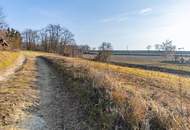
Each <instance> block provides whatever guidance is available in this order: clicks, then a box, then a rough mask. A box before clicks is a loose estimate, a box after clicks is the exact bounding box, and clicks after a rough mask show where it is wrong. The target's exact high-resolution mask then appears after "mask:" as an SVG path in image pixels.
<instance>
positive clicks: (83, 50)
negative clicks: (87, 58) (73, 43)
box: [79, 45, 90, 53]
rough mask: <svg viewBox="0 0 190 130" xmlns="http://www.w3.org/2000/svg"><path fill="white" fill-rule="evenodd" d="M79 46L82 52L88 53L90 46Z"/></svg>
mask: <svg viewBox="0 0 190 130" xmlns="http://www.w3.org/2000/svg"><path fill="white" fill-rule="evenodd" d="M79 48H80V49H81V51H82V52H83V53H88V52H89V50H90V47H89V46H88V45H80V46H79Z"/></svg>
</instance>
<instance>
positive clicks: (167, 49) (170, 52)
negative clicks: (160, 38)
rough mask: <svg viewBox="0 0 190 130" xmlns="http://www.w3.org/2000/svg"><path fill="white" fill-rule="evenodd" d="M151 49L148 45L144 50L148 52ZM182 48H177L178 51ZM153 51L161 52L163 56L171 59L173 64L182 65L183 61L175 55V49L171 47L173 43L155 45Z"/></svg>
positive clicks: (182, 58)
mask: <svg viewBox="0 0 190 130" xmlns="http://www.w3.org/2000/svg"><path fill="white" fill-rule="evenodd" d="M151 48H152V46H151V45H148V46H147V47H146V49H147V50H148V51H150V49H151ZM182 49H183V48H178V50H182ZM155 50H157V51H163V52H162V53H163V56H165V57H169V58H172V59H173V60H174V61H175V62H180V63H184V62H185V59H184V57H183V56H182V55H179V54H176V51H177V47H176V46H175V45H173V41H171V40H166V41H165V42H162V44H155Z"/></svg>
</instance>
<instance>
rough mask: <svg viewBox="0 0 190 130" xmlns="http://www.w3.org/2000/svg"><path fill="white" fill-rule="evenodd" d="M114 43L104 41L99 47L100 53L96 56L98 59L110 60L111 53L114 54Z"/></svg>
mask: <svg viewBox="0 0 190 130" xmlns="http://www.w3.org/2000/svg"><path fill="white" fill-rule="evenodd" d="M112 50H113V48H112V45H111V43H109V42H103V43H102V45H101V46H100V47H99V53H98V55H97V56H96V57H95V59H96V60H98V61H103V62H108V61H109V59H110V57H111V55H112Z"/></svg>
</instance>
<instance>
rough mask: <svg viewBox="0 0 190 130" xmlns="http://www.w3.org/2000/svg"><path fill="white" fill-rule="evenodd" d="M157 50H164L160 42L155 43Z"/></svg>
mask: <svg viewBox="0 0 190 130" xmlns="http://www.w3.org/2000/svg"><path fill="white" fill-rule="evenodd" d="M154 47H155V50H158V51H160V50H162V45H160V44H155V46H154Z"/></svg>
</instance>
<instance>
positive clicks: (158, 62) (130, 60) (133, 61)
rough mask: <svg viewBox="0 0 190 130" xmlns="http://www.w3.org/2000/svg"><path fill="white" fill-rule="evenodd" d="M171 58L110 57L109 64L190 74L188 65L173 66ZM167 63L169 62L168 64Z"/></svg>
mask: <svg viewBox="0 0 190 130" xmlns="http://www.w3.org/2000/svg"><path fill="white" fill-rule="evenodd" d="M83 57H84V58H87V59H93V58H94V56H93V55H88V54H86V55H84V56H83ZM172 60H173V59H172V58H166V57H164V56H132V55H112V56H111V58H110V62H112V63H113V64H118V65H122V66H128V64H130V65H134V67H135V65H142V66H145V67H146V66H148V67H150V68H151V67H159V68H161V69H170V70H174V71H175V70H177V71H185V72H188V73H189V72H190V64H175V63H172V62H170V61H172ZM168 61H169V62H168Z"/></svg>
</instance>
